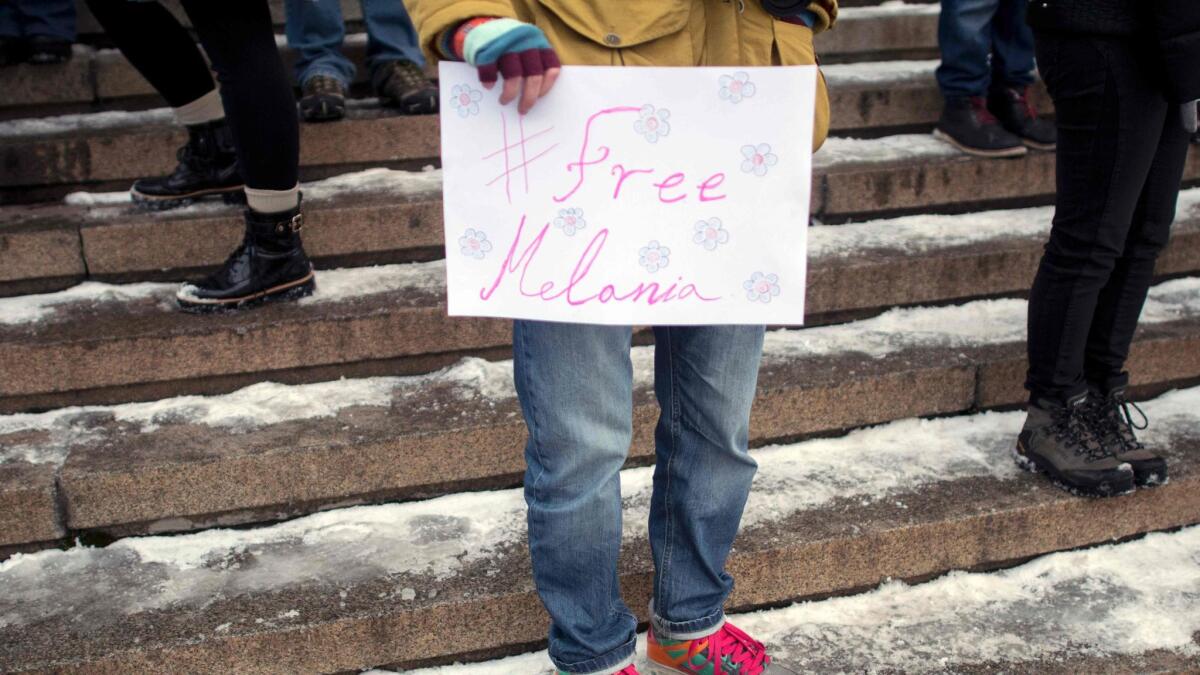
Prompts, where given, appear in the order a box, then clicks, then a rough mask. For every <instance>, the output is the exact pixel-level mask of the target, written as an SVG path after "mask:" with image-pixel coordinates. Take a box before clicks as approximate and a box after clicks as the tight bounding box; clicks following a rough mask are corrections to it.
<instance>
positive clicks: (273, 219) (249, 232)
mask: <svg viewBox="0 0 1200 675" xmlns="http://www.w3.org/2000/svg"><path fill="white" fill-rule="evenodd" d="M303 224H304V218H303V216H301V214H300V207H298V206H297V207H296V208H295V209H292V210H291V211H284V212H283V213H257V212H255V211H251V210H249V209H247V210H246V236H245V238H244V239H243V240H242V245H241V246H239V247H238V248H237V250H235V251H234V252H233V253H232V254H230V256H229V259H228V260H226V261H225V264H224V265H222V266H221V269H219V270H217V271H216V272H214V273H213V274H212V275H211V276H209V277H208V278H207V279H204V280H203V281H200V282H197V283H194V284H184V285H183V286H182V287H181V288H180V289H179V292H178V293H176V294H175V298H176V300H178V302H179V306H180V308H181V309H183V310H184V311H187V312H212V311H221V310H229V309H238V308H242V307H247V306H250V305H255V304H259V303H263V302H269V301H273V300H293V299H296V298H301V297H304V296H306V295H310V294H311V293H312V292H313V289H314V288H316V283H315V282H314V279H313V270H312V263H310V262H309V261H308V256H307V255H305V253H304V246H303V245H302V244H301V242H300V230H301V228H302V226H303Z"/></svg>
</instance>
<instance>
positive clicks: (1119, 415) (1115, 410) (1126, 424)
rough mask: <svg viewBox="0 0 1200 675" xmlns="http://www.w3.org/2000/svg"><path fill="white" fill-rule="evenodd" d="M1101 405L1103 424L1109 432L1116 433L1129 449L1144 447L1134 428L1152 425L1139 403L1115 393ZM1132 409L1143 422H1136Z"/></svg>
mask: <svg viewBox="0 0 1200 675" xmlns="http://www.w3.org/2000/svg"><path fill="white" fill-rule="evenodd" d="M1100 406H1101V411H1100V414H1101V420H1102V424H1104V427H1105V431H1106V432H1107V433H1115V434H1116V436H1117V438H1118V439H1120V441H1121V443H1122V445H1124V446H1125V448H1126V449H1127V450H1135V449H1140V448H1142V447H1143V446H1142V443H1141V441H1139V440H1138V438H1137V434H1135V433H1134V429H1136V430H1138V431H1142V430H1143V429H1145V428H1146V427H1148V426H1150V418H1148V417H1146V413H1145V411H1143V410H1142V409H1141V408H1139V407H1138V404H1136V403H1134V402H1133V401H1130V400H1129V399H1127V398H1125V396H1123V395H1121V394H1113V395H1111V396H1109V397H1108V398H1107V399H1106V400H1105V401H1103V402H1102V403H1101V404H1100ZM1130 409H1132V410H1134V411H1136V412H1137V414H1138V417H1140V418H1142V421H1141V424H1137V423H1134V421H1133V413H1132V412H1130Z"/></svg>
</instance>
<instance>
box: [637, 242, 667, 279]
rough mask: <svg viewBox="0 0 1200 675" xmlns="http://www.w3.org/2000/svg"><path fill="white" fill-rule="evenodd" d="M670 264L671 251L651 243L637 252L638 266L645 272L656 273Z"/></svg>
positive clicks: (656, 243)
mask: <svg viewBox="0 0 1200 675" xmlns="http://www.w3.org/2000/svg"><path fill="white" fill-rule="evenodd" d="M670 262H671V249H669V248H667V247H666V246H663V245H662V244H659V243H658V242H657V241H652V242H650V243H649V244H646V245H645V246H643V247H642V248H641V249H639V250H638V264H639V265H641V266H642V267H645V268H646V271H647V272H657V271H659V270H661V269H662V268H664V267H666V266H667V265H668V264H670Z"/></svg>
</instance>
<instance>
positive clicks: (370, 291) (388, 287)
mask: <svg viewBox="0 0 1200 675" xmlns="http://www.w3.org/2000/svg"><path fill="white" fill-rule="evenodd" d="M402 288H406V289H412V290H419V291H428V292H431V293H442V292H444V291H445V289H446V261H445V260H435V261H433V262H427V263H411V264H398V265H379V266H376V267H350V268H346V269H337V270H324V271H321V272H317V290H316V292H315V293H313V294H312V295H310V296H308V297H307V298H304V299H302V300H300V304H302V305H305V304H321V303H326V302H339V301H343V300H347V299H350V298H356V297H362V296H367V295H374V294H377V293H389V292H392V291H398V290H400V289H402Z"/></svg>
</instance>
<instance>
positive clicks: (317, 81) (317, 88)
mask: <svg viewBox="0 0 1200 675" xmlns="http://www.w3.org/2000/svg"><path fill="white" fill-rule="evenodd" d="M304 88H305V89H306V90H307V92H308V93H309V94H316V95H319V96H325V95H327V94H328V95H333V96H343V95H344V93H343V91H342V83H341V82H338V81H337V80H336V79H334V78H332V77H327V76H325V75H317V76H315V77H313V78H312V79H310V80H309V81H308V82H306V83H305V84H304Z"/></svg>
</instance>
